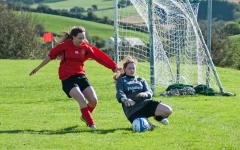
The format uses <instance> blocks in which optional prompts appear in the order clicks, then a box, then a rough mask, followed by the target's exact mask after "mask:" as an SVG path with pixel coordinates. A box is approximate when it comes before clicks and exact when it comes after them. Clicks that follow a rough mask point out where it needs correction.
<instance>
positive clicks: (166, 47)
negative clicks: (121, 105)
mask: <svg viewBox="0 0 240 150" xmlns="http://www.w3.org/2000/svg"><path fill="white" fill-rule="evenodd" d="M114 4H115V11H114V16H115V18H114V40H115V47H114V48H115V54H114V59H115V61H116V62H118V63H121V60H122V59H123V58H125V57H126V56H127V55H130V56H133V57H134V58H137V59H138V61H139V63H138V67H137V75H138V76H141V77H143V78H145V79H146V80H147V81H148V82H149V83H150V84H151V88H152V90H153V91H154V90H155V87H156V86H160V87H167V86H169V85H171V84H175V83H183V84H191V85H193V86H196V85H199V84H206V85H208V86H209V87H211V88H213V89H214V90H217V91H219V92H221V93H223V88H222V85H221V82H220V80H219V77H218V75H217V71H216V69H215V66H214V64H213V62H212V59H211V56H210V54H209V52H208V48H207V46H206V44H205V41H204V39H203V36H202V33H201V30H200V28H199V26H198V24H197V13H198V6H199V1H198V2H197V1H195V2H192V3H190V2H189V1H188V0H121V1H117V0H115V1H114ZM119 39H120V40H119ZM209 68H210V70H211V71H210V72H209V71H207V70H209Z"/></svg>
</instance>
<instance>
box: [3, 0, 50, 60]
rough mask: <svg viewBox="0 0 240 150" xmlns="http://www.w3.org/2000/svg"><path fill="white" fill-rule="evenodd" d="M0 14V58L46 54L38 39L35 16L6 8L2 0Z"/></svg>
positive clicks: (37, 23)
mask: <svg viewBox="0 0 240 150" xmlns="http://www.w3.org/2000/svg"><path fill="white" fill-rule="evenodd" d="M0 16H1V17H0V52H1V53H0V58H11V59H21V58H24V59H27V58H37V57H42V56H43V55H44V56H45V55H46V51H43V50H42V48H41V46H42V43H41V41H39V36H38V34H39V31H40V30H39V29H40V25H39V24H40V21H39V20H38V18H37V16H33V15H32V14H31V13H28V12H25V11H18V12H14V10H11V9H7V7H6V5H5V3H4V1H3V0H0Z"/></svg>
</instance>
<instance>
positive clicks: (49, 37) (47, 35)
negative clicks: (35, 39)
mask: <svg viewBox="0 0 240 150" xmlns="http://www.w3.org/2000/svg"><path fill="white" fill-rule="evenodd" d="M52 40H53V33H52V32H48V33H44V34H43V41H44V42H52Z"/></svg>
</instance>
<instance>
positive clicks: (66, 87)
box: [62, 74, 91, 98]
mask: <svg viewBox="0 0 240 150" xmlns="http://www.w3.org/2000/svg"><path fill="white" fill-rule="evenodd" d="M89 86H91V85H90V83H89V82H88V79H87V77H86V76H85V75H84V74H78V75H73V76H71V77H69V78H67V79H66V80H63V81H62V89H63V91H64V92H65V93H66V94H67V96H68V97H69V98H71V96H70V95H69V92H70V90H71V89H72V88H74V87H79V88H80V90H81V92H82V91H83V90H84V89H86V88H87V87H89Z"/></svg>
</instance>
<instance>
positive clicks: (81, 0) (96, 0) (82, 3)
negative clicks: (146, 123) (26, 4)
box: [31, 0, 113, 10]
mask: <svg viewBox="0 0 240 150" xmlns="http://www.w3.org/2000/svg"><path fill="white" fill-rule="evenodd" d="M42 4H44V5H48V6H49V7H50V8H52V9H67V10H70V9H71V8H73V7H75V6H78V7H83V8H84V9H85V10H86V9H87V8H92V5H97V8H98V9H102V8H109V7H113V0H65V1H59V2H53V3H42ZM37 5H38V4H34V5H32V6H31V7H32V8H36V7H37Z"/></svg>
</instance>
